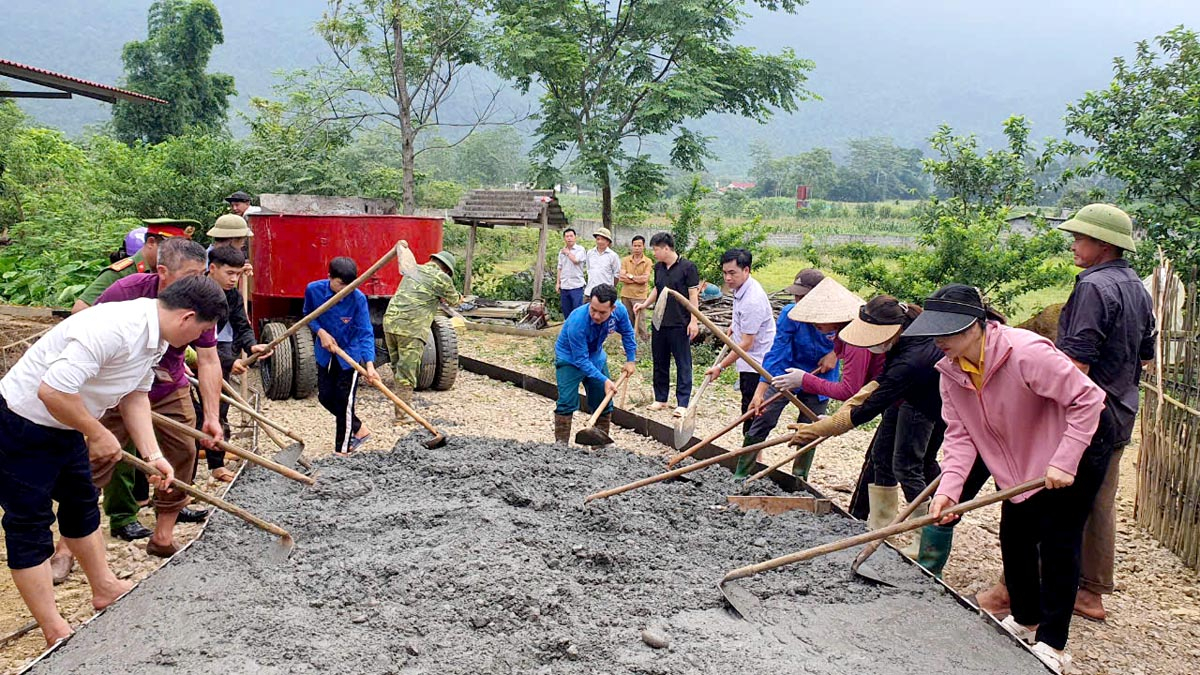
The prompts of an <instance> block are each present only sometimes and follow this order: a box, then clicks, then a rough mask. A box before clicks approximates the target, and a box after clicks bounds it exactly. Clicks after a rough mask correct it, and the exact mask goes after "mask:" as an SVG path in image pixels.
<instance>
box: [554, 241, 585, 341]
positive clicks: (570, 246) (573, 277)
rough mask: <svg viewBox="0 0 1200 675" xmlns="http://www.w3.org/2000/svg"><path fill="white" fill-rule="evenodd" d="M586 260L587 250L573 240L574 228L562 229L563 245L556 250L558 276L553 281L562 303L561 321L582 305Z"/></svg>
mask: <svg viewBox="0 0 1200 675" xmlns="http://www.w3.org/2000/svg"><path fill="white" fill-rule="evenodd" d="M586 262H587V251H586V250H585V249H584V248H583V247H582V246H580V245H579V244H577V243H576V242H575V230H573V229H571V228H569V227H568V228H567V229H565V230H563V247H562V250H560V251H559V252H558V277H557V278H556V279H555V281H554V290H556V291H558V299H559V302H561V303H562V313H563V321H566V319H567V317H569V316H571V312H574V311H575V308H576V307H581V306H583V287H584V286H586V285H587V281H586V280H585V279H584V274H583V266H584V264H586Z"/></svg>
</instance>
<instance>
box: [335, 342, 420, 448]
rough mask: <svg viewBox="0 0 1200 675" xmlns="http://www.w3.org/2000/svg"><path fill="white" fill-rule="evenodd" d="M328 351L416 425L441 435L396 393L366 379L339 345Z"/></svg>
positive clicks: (383, 385) (357, 364)
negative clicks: (339, 358) (353, 370)
mask: <svg viewBox="0 0 1200 675" xmlns="http://www.w3.org/2000/svg"><path fill="white" fill-rule="evenodd" d="M329 351H331V352H333V353H334V354H337V355H338V356H340V357H342V360H344V361H345V362H346V363H349V364H350V365H351V366H353V367H354V369H355V370H357V371H358V374H359V375H362V376H363V379H365V380H366V381H367V382H370V383H371V385H372V386H374V387H375V388H376V389H378V390H379V391H380V392H382V393H383V395H384V396H386V397H387V398H388V400H390V401H391V402H392V403H395V404H396V405H398V406H400V409H401V410H403V411H404V412H405V414H407V415H408V416H409V417H411V418H413V419H414V420H416V421H417V423H418V424H420V425H421V426H423V427H425V428H426V429H428V430H429V433H431V434H433V435H434V436H441V435H442V432H440V431H438V430H437V427H435V426H433V425H432V424H430V423H429V420H427V419H425V418H424V417H421V415H420V414H419V413H417V411H416V410H413V408H412V406H410V405H409V404H407V403H405V402H404V399H402V398H400V397H399V396H397V395H396V392H394V391H392V390H391V389H388V388H387V385H386V384H384V383H383V382H378V381H375V380H372V379H371V378H369V377H367V369H366V368H363V367H362V366H361V365H359V363H358V362H357V361H355V360H354V359H352V358H350V355H349V354H347V353H346V351H345V350H344V349H342V348H341V346H340V345H334V346H333V348H332V349H330V350H329Z"/></svg>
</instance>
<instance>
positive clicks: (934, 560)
mask: <svg viewBox="0 0 1200 675" xmlns="http://www.w3.org/2000/svg"><path fill="white" fill-rule="evenodd" d="M953 542H954V528H953V527H945V526H943V525H926V526H925V527H923V528H921V552H920V553H919V554H917V562H918V563H919V564H920V565H921V567H924V568H925V569H927V570H929V571H930V572H932V573H933V576H935V577H937V578H939V579H941V578H942V568H943V567H945V566H946V561H947V560H949V559H950V548H951V544H953Z"/></svg>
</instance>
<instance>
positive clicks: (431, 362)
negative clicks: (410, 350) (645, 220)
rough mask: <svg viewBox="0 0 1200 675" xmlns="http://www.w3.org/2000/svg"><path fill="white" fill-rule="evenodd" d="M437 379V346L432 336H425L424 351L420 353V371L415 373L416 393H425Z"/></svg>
mask: <svg viewBox="0 0 1200 675" xmlns="http://www.w3.org/2000/svg"><path fill="white" fill-rule="evenodd" d="M436 378H437V345H435V344H434V343H433V336H432V335H426V336H425V349H424V350H423V351H422V352H421V369H420V370H419V371H417V391H425V390H426V389H429V388H430V387H432V386H433V382H434V379H436Z"/></svg>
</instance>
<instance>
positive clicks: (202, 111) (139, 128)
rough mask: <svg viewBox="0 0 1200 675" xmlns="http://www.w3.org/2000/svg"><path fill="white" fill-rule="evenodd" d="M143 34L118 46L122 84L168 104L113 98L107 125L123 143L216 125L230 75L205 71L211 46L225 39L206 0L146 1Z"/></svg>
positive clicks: (224, 109) (154, 139) (231, 89)
mask: <svg viewBox="0 0 1200 675" xmlns="http://www.w3.org/2000/svg"><path fill="white" fill-rule="evenodd" d="M146 23H147V29H148V30H147V38H146V40H143V41H141V42H128V43H126V44H125V48H124V49H123V50H122V51H121V60H122V61H124V63H125V81H126V82H125V83H126V86H127V87H129V88H130V89H132V90H133V91H137V92H139V93H142V94H147V95H149V96H155V97H157V98H161V99H165V100H167V101H169V102H170V104H169V105H159V104H147V103H135V102H129V101H117V103H115V104H114V105H113V130H114V132H115V133H116V135H117V138H119V139H121V140H122V141H124V142H126V143H132V142H134V141H139V140H140V141H144V142H147V143H158V142H160V141H162V140H164V139H166V138H169V137H171V136H178V135H179V134H182V133H184V132H185V131H187V130H188V129H190V128H194V127H195V128H199V129H200V130H203V131H216V130H219V129H220V128H221V127H222V126H223V125H224V123H225V119H226V113H227V110H228V108H229V97H230V96H233V95H235V94H237V91H236V90H235V89H234V86H233V77H231V76H229V75H225V74H222V73H206V72H205V70H206V69H207V68H208V57H209V55H210V54H211V53H212V49H213V46H215V45H219V44H221V43H223V42H224V41H225V36H224V34H223V33H222V30H221V15H220V14H219V13H218V12H217V8H216V6H214V5H213V3H212V2H211V0H157V1H156V2H154V3H153V4H152V5H150V10H149V12H148V18H147V22H146Z"/></svg>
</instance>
